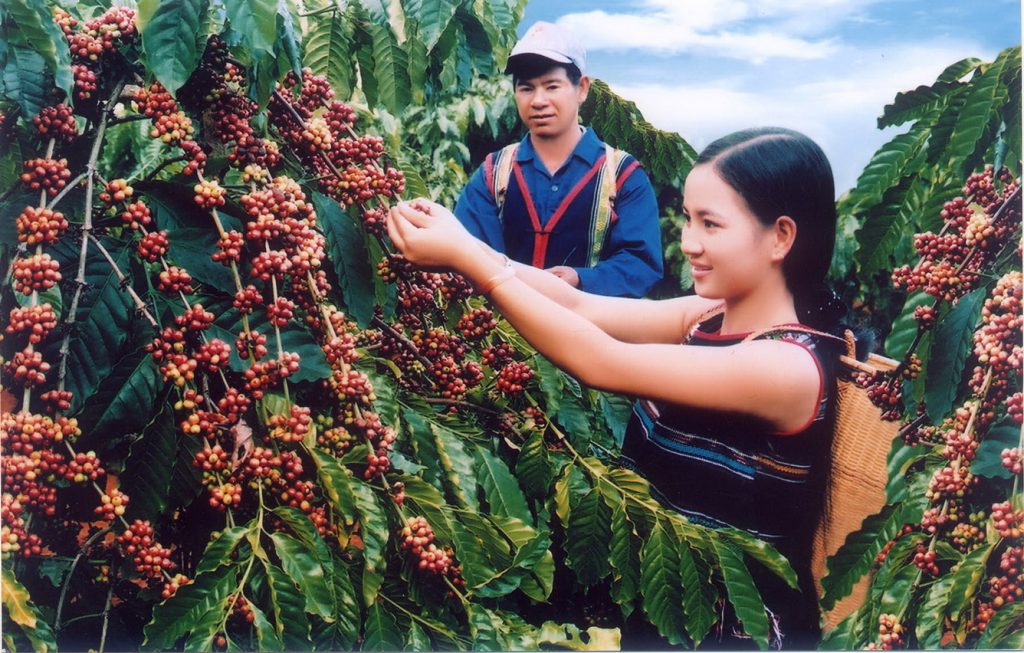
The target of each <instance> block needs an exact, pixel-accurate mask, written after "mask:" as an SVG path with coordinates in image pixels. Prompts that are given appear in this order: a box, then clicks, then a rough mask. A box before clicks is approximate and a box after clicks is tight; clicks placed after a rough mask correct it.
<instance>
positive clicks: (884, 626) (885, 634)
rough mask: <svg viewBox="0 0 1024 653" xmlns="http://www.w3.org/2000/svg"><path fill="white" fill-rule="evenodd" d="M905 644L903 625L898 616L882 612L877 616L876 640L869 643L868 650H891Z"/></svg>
mask: <svg viewBox="0 0 1024 653" xmlns="http://www.w3.org/2000/svg"><path fill="white" fill-rule="evenodd" d="M904 644H905V642H904V640H903V626H902V625H901V624H900V620H899V617H898V616H896V615H894V614H883V615H879V617H878V642H877V643H872V644H869V645H868V646H867V647H866V648H867V650H869V651H893V650H896V649H898V648H901V647H902V646H903V645H904Z"/></svg>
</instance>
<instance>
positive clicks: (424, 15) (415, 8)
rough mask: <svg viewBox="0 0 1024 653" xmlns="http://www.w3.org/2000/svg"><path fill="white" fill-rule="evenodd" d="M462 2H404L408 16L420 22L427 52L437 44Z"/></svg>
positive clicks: (457, 0) (421, 35) (446, 0)
mask: <svg viewBox="0 0 1024 653" xmlns="http://www.w3.org/2000/svg"><path fill="white" fill-rule="evenodd" d="M460 4H461V3H460V2H459V0H407V2H405V3H404V9H405V13H406V16H407V17H408V18H411V19H413V20H415V21H416V22H417V23H418V25H417V27H418V28H419V32H420V38H421V39H422V41H423V43H424V45H425V46H426V49H427V52H430V51H431V50H433V49H434V46H435V45H437V41H438V40H439V39H440V38H441V33H442V32H444V30H445V29H446V28H447V27H448V24H449V23H451V21H452V19H453V18H454V17H455V10H456V9H458V7H459V5H460Z"/></svg>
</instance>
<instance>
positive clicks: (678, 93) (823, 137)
mask: <svg viewBox="0 0 1024 653" xmlns="http://www.w3.org/2000/svg"><path fill="white" fill-rule="evenodd" d="M984 50H985V49H984V48H981V47H979V46H977V45H976V44H972V43H965V42H960V43H957V42H951V41H949V40H947V41H943V42H941V43H919V44H906V45H901V46H898V47H893V48H889V49H881V48H879V49H873V50H867V49H853V48H848V47H847V48H843V49H842V51H840V52H838V53H837V55H836V56H835V57H834V58H833V59H832V61H830V62H829V65H828V66H824V65H819V64H817V63H815V64H802V65H801V67H800V70H801V71H806V70H808V69H811V70H812V71H816V77H815V78H807V79H806V80H805V81H800V82H798V83H786V82H785V81H783V80H784V79H785V76H786V75H788V76H789V77H793V76H794V75H793V71H792V70H790V71H783V70H781V69H773V68H772V67H768V68H760V69H757V70H756V71H753V72H752V73H751V74H750V75H734V76H732V77H729V78H718V79H714V80H710V81H708V82H707V83H702V84H681V85H671V84H667V83H660V84H656V83H628V82H627V83H616V82H612V83H611V86H612V89H613V90H614V91H615V92H616V93H618V94H620V95H622V96H623V97H627V98H629V99H630V100H632V101H634V102H636V104H637V106H638V107H639V108H640V110H641V111H642V112H643V114H644V117H645V118H646V119H647V120H649V121H650V122H651V123H652V124H654V125H655V126H657V127H658V128H660V129H665V130H668V131H675V132H678V133H679V134H681V135H682V136H683V137H684V138H686V139H687V140H688V141H689V142H690V143H691V144H692V145H693V146H694V147H695V148H697V150H700V149H702V148H703V147H704V146H705V145H707V144H708V143H709V142H710V141H712V140H714V139H715V138H717V137H719V136H723V135H725V134H727V133H729V132H732V131H735V130H737V129H743V128H746V127H753V126H758V125H777V126H782V127H790V128H793V129H797V130H799V131H802V132H804V133H805V134H807V135H808V136H810V137H811V138H813V139H814V140H816V141H817V142H818V143H819V144H820V145H821V146H822V148H823V149H824V150H825V152H826V154H828V155H829V158H830V160H831V161H832V165H833V168H834V170H835V174H836V187H837V190H838V191H839V192H842V191H843V190H846V189H847V188H849V187H851V186H852V185H853V184H854V183H855V182H856V177H857V174H858V173H859V172H860V170H862V169H863V168H864V166H865V164H867V162H868V160H869V159H870V156H871V155H872V154H873V153H874V151H875V150H876V149H877V148H878V147H879V146H880V145H881V144H882V143H884V142H885V141H886V140H888V139H889V138H891V137H892V133H891V132H885V133H883V132H880V131H879V130H878V129H877V128H876V126H875V120H874V119H875V117H877V116H878V115H879V114H881V112H882V108H883V107H884V106H885V105H886V104H888V103H890V102H891V101H892V99H893V97H894V96H895V95H896V93H897V92H899V91H902V90H908V89H912V88H915V87H916V86H918V85H920V84H929V83H931V82H933V81H934V80H935V78H936V77H937V76H938V74H939V73H940V72H942V70H943V69H944V68H945V66H946V65H948V64H949V63H951V62H952V61H954V60H955V59H956V58H958V57H957V56H956V53H960V52H962V53H972V54H978V53H979V52H981V53H982V54H981V55H980V56H983V57H984V56H988V57H989V58H991V57H992V56H994V55H995V53H994V52H991V53H985V52H984ZM772 75H778V77H777V78H773V77H771V76H772ZM755 76H756V78H755ZM796 76H797V77H799V76H800V75H796ZM840 155H841V156H840Z"/></svg>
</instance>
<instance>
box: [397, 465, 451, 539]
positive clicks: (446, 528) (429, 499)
mask: <svg viewBox="0 0 1024 653" xmlns="http://www.w3.org/2000/svg"><path fill="white" fill-rule="evenodd" d="M401 481H402V482H403V483H404V484H405V489H404V490H403V492H404V493H405V501H406V503H407V504H409V507H410V509H411V511H412V512H413V513H419V514H422V515H423V517H424V518H426V520H427V523H428V524H430V528H431V529H433V531H434V535H436V536H437V538H438V539H439V540H441V541H442V542H450V541H451V539H452V526H451V522H450V521H449V520H448V513H447V512H446V511H445V508H447V505H448V504H447V503H446V502H445V500H444V497H442V496H441V493H440V492H439V491H438V490H437V488H435V487H434V486H433V485H431V484H429V483H427V482H426V481H424V480H423V479H420V478H417V477H415V476H403V477H402V478H401Z"/></svg>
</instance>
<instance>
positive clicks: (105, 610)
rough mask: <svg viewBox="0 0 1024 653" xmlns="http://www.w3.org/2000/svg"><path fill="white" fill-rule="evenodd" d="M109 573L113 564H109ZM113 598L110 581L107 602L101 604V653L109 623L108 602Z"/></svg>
mask: <svg viewBox="0 0 1024 653" xmlns="http://www.w3.org/2000/svg"><path fill="white" fill-rule="evenodd" d="M110 568H111V573H114V572H113V569H114V565H113V564H111V565H110ZM113 599H114V581H113V580H111V582H110V589H108V590H107V603H106V605H104V606H103V629H102V630H101V631H100V648H99V653H103V647H104V646H106V644H107V626H109V625H110V604H111V602H112V601H113Z"/></svg>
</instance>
